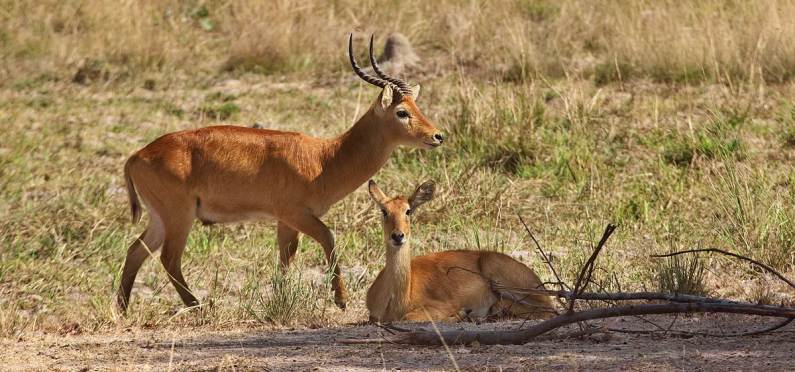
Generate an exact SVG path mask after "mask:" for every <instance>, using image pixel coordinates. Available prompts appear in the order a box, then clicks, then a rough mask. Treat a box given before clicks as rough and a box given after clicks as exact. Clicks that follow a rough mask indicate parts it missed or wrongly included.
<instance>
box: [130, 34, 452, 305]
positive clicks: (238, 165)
mask: <svg viewBox="0 0 795 372" xmlns="http://www.w3.org/2000/svg"><path fill="white" fill-rule="evenodd" d="M348 56H349V58H350V62H351V66H352V67H353V71H354V72H355V73H356V74H357V75H358V76H359V77H360V78H362V79H363V80H364V81H366V82H368V83H370V84H372V85H375V86H377V87H380V88H383V91H382V92H381V94H380V95H379V96H378V98H377V99H376V100H375V102H374V103H373V104H372V105H371V107H370V108H369V110H368V111H367V112H366V113H364V115H363V116H362V117H361V118H360V119H359V120H358V121H357V122H356V123H355V124H354V125H353V127H352V128H350V129H349V130H348V131H347V132H345V133H343V134H342V135H340V136H339V137H336V138H333V139H318V138H313V137H309V136H306V135H304V134H301V133H295V132H280V131H274V130H265V129H253V128H244V127H234V126H216V127H207V128H201V129H195V130H186V131H181V132H175V133H170V134H166V135H164V136H162V137H160V138H158V139H156V140H155V141H154V142H152V143H150V144H149V145H147V146H146V147H144V148H143V149H141V150H139V151H138V152H136V153H135V154H133V155H132V156H131V157H130V158H129V160H127V163H126V164H125V165H124V178H125V180H126V183H127V192H128V194H129V197H130V207H131V209H132V219H133V222H138V221H139V220H140V218H141V201H142V202H143V205H144V206H146V208H147V210H148V211H149V216H150V220H149V226H148V227H147V228H146V231H144V233H143V234H141V236H140V237H139V238H138V239H136V240H135V241H134V242H133V243H132V245H131V246H130V248H129V250H128V251H127V258H126V260H125V262H124V269H123V271H122V275H121V285H120V287H119V292H118V298H117V300H118V305H119V306H120V308H121V309H122V310H126V308H127V305H128V304H129V300H130V292H131V290H132V287H133V284H134V282H135V275H136V274H137V272H138V270H139V269H140V267H141V264H142V263H143V262H144V260H145V259H146V258H147V257H148V256H149V255H150V253H151V252H152V251H156V250H157V249H159V248H160V247H161V246H162V249H163V250H162V253H161V255H160V261H161V262H162V264H163V266H164V267H165V269H166V271H167V272H168V275H169V279H170V280H171V283H172V284H173V285H174V286H175V287H176V289H177V292H178V293H179V295H180V297H181V298H182V301H183V302H184V303H185V305H187V306H196V305H197V304H198V301H197V300H196V297H195V296H194V295H193V294H192V293H191V291H190V290H189V289H188V284H187V283H186V282H185V278H184V277H183V276H182V267H181V261H182V253H183V251H184V249H185V243H186V240H187V237H188V233H189V232H190V230H191V226H192V224H193V220H194V219H199V220H200V221H202V222H203V223H205V224H212V223H223V222H235V221H242V220H251V219H262V218H266V217H272V218H275V219H276V220H278V224H277V228H276V233H277V234H276V235H277V238H276V239H277V241H278V245H279V258H280V263H281V266H282V268H286V267H287V266H288V265H289V264H290V262H291V261H292V258H293V256H294V255H295V252H296V249H297V248H298V233H299V232H300V233H304V234H306V235H309V236H310V237H312V238H313V239H314V240H316V241H317V242H318V243H320V245H321V246H322V247H323V250H324V252H325V254H326V259H327V260H328V264H329V267H330V270H332V271H333V277H332V281H331V285H332V289H333V290H334V300H335V302H336V304H337V305H338V306H339V307H340V308H343V309H344V308H345V303H346V298H347V291H346V289H345V285H344V283H343V280H342V277H341V276H340V267H339V265H338V264H337V262H336V261H337V260H336V255H335V252H334V237H333V235H332V233H331V231H329V229H328V227H326V224H324V223H323V222H322V221H321V220H320V217H321V216H323V215H324V214H325V213H326V211H328V210H329V208H330V207H331V206H332V205H333V204H334V203H336V202H337V201H339V200H340V199H342V198H344V197H345V196H346V195H348V194H350V193H351V192H353V191H354V190H355V189H356V188H357V187H359V185H361V184H362V183H364V182H365V181H366V180H367V179H369V178H370V177H371V176H372V175H373V174H375V172H377V171H378V170H379V169H380V168H381V167H382V166H383V165H384V163H385V162H386V160H387V159H388V158H389V156H390V154H392V151H393V150H394V149H395V148H396V147H397V146H398V145H409V146H415V147H422V148H434V147H437V146H439V145H441V144H442V141H443V139H444V138H443V137H442V134H441V133H440V131H439V130H438V129H436V127H435V126H434V125H433V124H432V123H431V122H430V121H428V119H427V118H425V116H423V115H422V113H421V112H420V109H419V108H417V105H416V104H415V101H416V99H417V95H418V93H419V86H414V87H410V86H409V85H408V84H407V83H406V82H404V81H402V80H399V79H396V78H394V77H391V76H389V75H386V74H384V73H383V71H381V69H380V68H379V66H378V64H377V63H376V61H375V58H374V57H373V39H372V37H371V38H370V61H371V64H372V67H373V71H375V73H376V74H377V75H378V77H376V76H372V75H369V74H367V73H365V72H364V71H362V69H361V68H360V67H359V66H358V65H357V63H356V59H355V58H354V56H353V35H352V34H351V35H350V38H349V39H348ZM139 196H140V198H141V201H139V199H138V198H139Z"/></svg>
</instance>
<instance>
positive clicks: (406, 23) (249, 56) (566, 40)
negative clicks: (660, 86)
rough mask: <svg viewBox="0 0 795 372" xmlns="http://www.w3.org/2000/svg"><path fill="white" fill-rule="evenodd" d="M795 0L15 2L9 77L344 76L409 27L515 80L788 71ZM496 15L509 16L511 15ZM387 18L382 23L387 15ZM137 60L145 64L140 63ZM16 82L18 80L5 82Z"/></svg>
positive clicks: (2, 27)
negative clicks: (94, 67) (354, 53)
mask: <svg viewBox="0 0 795 372" xmlns="http://www.w3.org/2000/svg"><path fill="white" fill-rule="evenodd" d="M793 17H795V4H793V3H792V2H789V1H776V0H765V1H754V2H747V1H728V2H727V1H718V0H709V1H698V2H682V1H637V2H632V3H626V2H623V1H603V2H580V1H562V2H557V1H546V0H539V1H531V0H517V1H506V2H504V3H502V4H500V6H495V5H494V4H491V3H477V2H463V1H454V0H444V1H440V2H433V3H429V2H424V1H416V2H409V3H407V2H401V3H399V4H398V3H393V2H378V1H368V2H365V3H362V2H361V1H338V2H333V3H314V4H312V3H306V2H301V1H295V0H277V1H269V2H261V1H247V0H243V1H226V0H220V1H206V2H205V1H173V0H172V1H157V2H144V3H140V2H136V1H122V2H121V3H120V2H118V1H105V0H90V1H88V0H82V1H81V0H69V1H37V2H17V1H11V0H5V1H3V13H0V43H2V46H3V48H2V52H1V53H2V54H1V56H2V59H3V61H4V64H5V65H6V67H5V69H4V71H2V72H3V73H4V74H3V75H4V77H9V76H11V77H13V76H16V75H17V74H18V72H19V71H22V72H28V73H34V76H35V75H36V73H38V74H45V75H48V76H49V75H55V76H58V75H60V73H61V72H62V71H63V70H62V69H63V68H68V69H73V68H75V66H79V65H81V64H85V63H86V62H87V61H98V62H101V63H106V64H108V65H109V68H116V69H120V70H122V71H123V72H125V73H127V74H131V73H133V72H139V71H151V70H155V71H162V70H167V71H170V70H182V71H185V72H188V73H196V72H200V71H209V72H212V71H217V70H218V69H224V70H235V69H242V70H249V71H258V72H263V73H284V72H289V71H303V72H306V73H307V75H309V74H311V75H313V76H316V74H318V73H336V72H337V71H339V67H340V66H341V65H342V64H343V63H344V59H343V53H341V50H340V48H339V46H340V45H342V44H343V40H344V38H345V36H346V34H347V33H348V32H350V31H354V30H359V31H364V32H373V31H378V32H380V33H384V32H386V31H389V30H401V31H402V32H404V33H406V34H407V36H409V38H410V39H411V40H413V41H414V42H415V43H417V44H419V45H420V46H422V47H423V48H425V49H426V50H434V51H438V52H441V53H443V54H445V55H446V56H447V57H448V58H450V59H451V60H452V61H455V62H458V63H462V64H465V65H477V66H481V67H483V68H485V70H486V72H487V73H490V74H493V73H494V72H498V73H500V74H502V75H504V77H505V78H508V79H525V78H528V77H533V76H536V75H537V74H539V73H540V74H544V75H551V76H562V75H571V74H575V75H580V76H586V77H590V76H593V77H594V79H595V80H596V81H597V82H599V83H605V82H608V81H613V80H626V79H629V78H633V77H652V78H654V79H657V80H661V81H702V80H710V81H728V82H733V81H736V80H742V81H755V80H760V79H761V80H765V81H775V82H780V81H786V80H789V79H790V78H791V77H792V76H791V74H792V71H793V70H795V57H793V56H795V25H793V23H792V22H787V20H789V19H793ZM496 20H499V21H498V22H497V21H496ZM376 25H377V26H376ZM131 70H132V71H131ZM3 80H5V79H3Z"/></svg>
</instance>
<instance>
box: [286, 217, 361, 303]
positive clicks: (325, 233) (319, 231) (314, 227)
mask: <svg viewBox="0 0 795 372" xmlns="http://www.w3.org/2000/svg"><path fill="white" fill-rule="evenodd" d="M283 221H284V222H285V223H287V224H288V225H289V226H290V227H292V228H293V229H294V230H297V231H300V232H301V233H304V234H306V235H308V236H310V237H312V239H315V240H316V241H317V242H318V243H320V245H321V246H322V247H323V251H324V252H325V253H326V260H327V261H328V264H329V268H330V269H331V271H332V273H333V274H332V277H331V289H332V290H334V303H336V304H337V306H338V307H339V308H340V309H345V306H346V302H347V301H348V291H347V289H345V283H344V282H343V280H342V275H341V274H340V265H339V264H338V263H337V255H336V254H335V252H334V235H333V234H332V233H331V231H330V230H329V229H328V227H326V224H324V223H323V221H321V220H320V219H318V218H317V217H315V216H313V215H311V214H309V213H306V214H303V215H297V216H292V217H290V218H285V219H283Z"/></svg>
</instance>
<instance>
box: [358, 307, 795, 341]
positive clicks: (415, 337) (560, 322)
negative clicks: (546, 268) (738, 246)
mask: <svg viewBox="0 0 795 372" xmlns="http://www.w3.org/2000/svg"><path fill="white" fill-rule="evenodd" d="M705 312H711V313H732V314H746V315H761V316H773V317H781V318H795V308H785V307H774V306H767V305H753V304H735V303H697V302H689V303H671V304H644V305H626V306H617V307H611V308H599V309H591V310H585V311H579V312H572V313H564V314H562V315H558V316H556V317H554V318H552V319H549V320H546V321H543V322H541V323H538V324H536V325H533V326H531V327H529V328H525V329H522V330H512V331H466V330H455V331H444V332H440V333H436V332H427V331H420V332H408V333H402V334H398V335H394V336H389V337H385V338H384V339H377V340H356V341H357V343H376V342H384V341H387V342H391V343H396V344H415V345H442V341H444V342H446V343H448V344H471V343H473V342H476V341H477V342H479V343H480V344H483V345H520V344H524V343H527V342H530V341H533V340H536V338H537V337H538V336H541V335H543V334H545V333H547V332H549V331H551V330H553V329H556V328H559V327H562V326H565V325H568V324H572V323H577V322H582V321H586V320H592V319H603V318H612V317H619V316H629V315H652V314H676V313H705Z"/></svg>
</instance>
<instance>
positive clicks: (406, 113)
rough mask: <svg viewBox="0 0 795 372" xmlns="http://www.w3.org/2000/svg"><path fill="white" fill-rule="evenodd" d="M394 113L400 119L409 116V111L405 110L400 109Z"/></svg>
mask: <svg viewBox="0 0 795 372" xmlns="http://www.w3.org/2000/svg"><path fill="white" fill-rule="evenodd" d="M395 115H397V117H399V118H401V119H405V118H408V117H409V112H408V111H406V110H400V111H398V112H396V113H395Z"/></svg>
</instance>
